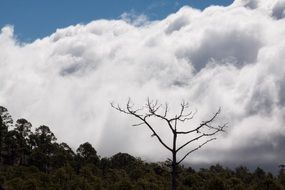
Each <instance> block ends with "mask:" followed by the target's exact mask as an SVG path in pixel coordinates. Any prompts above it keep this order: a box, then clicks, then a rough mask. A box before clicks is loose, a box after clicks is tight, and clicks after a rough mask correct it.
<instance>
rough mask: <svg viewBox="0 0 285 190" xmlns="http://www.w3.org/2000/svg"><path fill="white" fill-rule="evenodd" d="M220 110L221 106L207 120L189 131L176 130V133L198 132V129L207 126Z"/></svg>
mask: <svg viewBox="0 0 285 190" xmlns="http://www.w3.org/2000/svg"><path fill="white" fill-rule="evenodd" d="M220 112H221V108H219V110H218V111H217V112H216V113H215V114H214V115H213V116H212V118H210V119H209V120H208V121H203V122H202V123H201V124H200V125H199V126H198V127H196V128H195V129H192V130H190V131H177V134H189V133H193V132H197V133H199V130H200V129H201V128H202V127H205V126H206V127H207V126H209V124H210V123H211V122H213V121H214V120H215V118H216V117H217V116H218V115H219V114H220Z"/></svg>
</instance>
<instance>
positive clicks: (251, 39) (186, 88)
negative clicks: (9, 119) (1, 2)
mask: <svg viewBox="0 0 285 190" xmlns="http://www.w3.org/2000/svg"><path fill="white" fill-rule="evenodd" d="M284 18H285V1H283V0H275V1H270V2H268V1H266V0H262V1H257V0H236V1H235V2H234V3H233V4H232V5H231V6H228V7H221V6H211V7H208V8H206V9H205V10H203V11H200V10H196V9H193V8H191V7H183V8H181V9H180V10H179V11H178V12H176V13H174V14H171V15H169V16H168V17H167V18H165V19H163V20H157V21H149V20H147V19H146V17H145V16H140V17H138V18H137V19H138V20H136V18H134V16H133V15H129V14H124V15H123V16H122V18H121V19H118V20H96V21H93V22H91V23H89V24H86V25H81V24H78V25H75V26H70V27H67V28H63V29H58V30H57V31H56V32H55V33H53V34H52V35H51V36H47V37H45V38H43V39H38V40H36V41H34V42H32V43H27V44H25V43H22V42H21V41H19V40H17V37H16V36H15V35H14V33H13V27H12V26H5V27H3V28H2V30H1V33H0V105H3V106H6V107H7V108H8V109H9V111H10V112H11V113H12V115H14V117H15V118H19V117H24V118H27V119H28V120H29V121H31V122H32V123H33V124H34V125H35V126H38V125H40V124H47V125H49V126H50V128H51V129H52V130H53V131H54V132H55V134H56V135H57V137H58V138H59V140H61V141H65V142H67V143H69V144H71V145H72V146H73V147H74V148H75V147H77V146H78V145H79V144H80V143H83V142H85V141H89V142H91V143H92V144H93V145H94V147H95V148H96V149H97V150H98V152H99V154H101V155H103V156H109V155H112V154H114V153H117V152H119V151H121V152H128V153H131V154H134V155H136V156H141V157H142V158H143V159H151V160H155V161H156V160H165V158H166V157H167V156H168V152H167V151H166V150H163V149H162V148H161V146H160V145H159V144H158V142H157V141H156V139H154V138H149V137H150V135H151V133H150V132H149V131H148V130H147V129H146V128H144V127H137V128H133V127H131V124H133V123H135V122H136V120H135V119H133V118H130V117H128V116H126V115H123V114H121V113H118V112H117V111H116V110H113V109H112V108H111V107H110V102H112V101H115V102H118V103H120V104H122V105H123V104H125V103H126V100H127V99H128V97H131V98H132V99H133V101H134V102H135V103H136V104H137V105H142V104H143V103H144V101H145V100H146V98H147V97H150V98H153V99H159V100H160V101H161V102H165V101H167V102H169V103H170V104H171V106H172V110H173V112H175V111H176V107H178V105H179V102H180V101H181V100H182V99H184V100H187V101H189V102H190V104H191V106H192V108H193V109H197V110H198V113H197V115H196V118H195V120H193V121H192V124H193V125H195V124H198V123H199V121H201V120H203V119H207V118H209V116H211V114H213V113H214V112H215V111H216V110H217V109H218V108H219V107H220V106H221V107H222V115H221V116H222V118H221V121H228V122H229V125H230V128H229V130H228V133H227V134H225V135H223V136H221V137H220V138H219V140H218V141H216V142H213V143H211V144H210V145H209V146H207V147H206V148H204V149H203V150H201V151H200V152H196V153H195V154H193V155H192V156H191V157H189V159H187V161H186V162H191V163H214V162H220V163H223V162H225V163H226V162H229V163H248V164H266V163H271V164H272V163H273V164H274V163H276V164H279V163H281V162H284V159H285V156H284V155H285V149H284V146H285V127H284V119H285V66H284V60H285V40H284V35H285V19H284ZM157 124H158V123H157ZM158 128H159V130H160V132H161V134H162V135H163V137H164V138H165V139H166V141H168V140H170V139H169V138H168V136H167V134H168V133H167V131H166V130H167V128H163V127H161V126H160V125H159V126H158Z"/></svg>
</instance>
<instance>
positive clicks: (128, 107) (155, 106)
mask: <svg viewBox="0 0 285 190" xmlns="http://www.w3.org/2000/svg"><path fill="white" fill-rule="evenodd" d="M148 105H150V107H148V108H150V110H157V109H159V107H160V106H158V103H157V101H156V102H155V103H154V104H151V102H150V101H149V100H148ZM111 106H112V107H113V108H115V109H116V110H118V111H120V112H122V113H125V114H129V115H133V116H135V117H136V118H138V119H140V120H141V121H142V123H139V124H135V125H133V126H139V125H142V124H145V125H147V126H148V128H149V129H150V130H151V131H152V133H153V134H152V135H151V136H152V137H154V136H155V137H156V138H157V139H158V141H159V142H160V143H161V144H162V145H163V146H164V147H165V148H166V149H168V150H169V151H172V149H171V148H170V147H169V146H167V145H166V144H165V143H164V142H163V140H162V139H161V137H160V136H159V135H158V134H157V132H156V131H155V130H154V129H153V127H152V126H151V125H150V124H149V123H148V122H147V120H146V118H147V117H149V116H150V115H148V114H146V115H140V114H138V113H137V112H138V111H139V110H141V109H142V108H141V109H133V107H134V105H133V104H132V103H131V100H130V99H129V100H128V102H127V105H126V109H123V108H121V107H120V105H114V103H111Z"/></svg>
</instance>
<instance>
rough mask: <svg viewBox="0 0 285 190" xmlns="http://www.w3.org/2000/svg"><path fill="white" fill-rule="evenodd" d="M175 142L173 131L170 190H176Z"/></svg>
mask: <svg viewBox="0 0 285 190" xmlns="http://www.w3.org/2000/svg"><path fill="white" fill-rule="evenodd" d="M176 140H177V133H176V129H175V130H174V132H173V147H172V148H173V149H172V172H171V183H172V185H171V189H172V190H176V186H177V184H176V177H177V176H176V175H177V173H176V166H177V163H176Z"/></svg>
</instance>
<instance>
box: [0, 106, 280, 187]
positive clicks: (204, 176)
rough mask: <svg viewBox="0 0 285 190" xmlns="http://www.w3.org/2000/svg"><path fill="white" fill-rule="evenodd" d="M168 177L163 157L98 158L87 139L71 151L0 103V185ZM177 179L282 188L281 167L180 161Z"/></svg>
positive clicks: (165, 183)
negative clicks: (184, 163) (202, 165)
mask: <svg viewBox="0 0 285 190" xmlns="http://www.w3.org/2000/svg"><path fill="white" fill-rule="evenodd" d="M276 167H277V166H276ZM170 179H171V176H170V165H169V162H168V161H165V162H160V163H149V162H145V161H143V160H141V159H140V158H136V157H133V156H131V155H129V154H127V153H117V154H115V155H113V156H112V157H110V158H102V157H100V156H99V155H98V154H97V152H96V149H95V148H94V147H93V146H92V145H91V144H90V143H88V142H86V143H83V144H81V145H80V146H79V147H78V148H77V149H76V151H74V150H72V149H71V148H70V147H69V146H68V145H67V144H66V143H59V142H57V139H56V136H55V135H54V134H53V132H52V131H51V130H50V128H49V127H48V126H45V125H42V126H39V127H37V128H34V127H33V126H32V124H31V123H30V122H29V121H27V120H26V119H23V118H21V119H18V120H16V121H13V119H12V117H11V115H10V114H9V112H8V110H7V109H6V108H4V107H1V106H0V189H5V190H57V189H58V190H59V189H64V190H93V189H94V190H107V189H110V190H131V189H134V190H168V189H170V183H171V180H170ZM177 181H178V189H180V190H283V189H284V187H285V172H284V169H283V168H280V171H279V173H278V174H277V175H273V174H271V173H269V172H265V171H264V170H263V169H261V168H259V167H258V168H256V169H255V170H254V171H250V170H249V169H248V168H246V167H245V166H240V167H237V168H235V169H229V168H226V167H223V166H222V165H214V166H211V167H209V168H202V169H199V170H194V169H192V168H191V167H185V166H179V168H178V179H177Z"/></svg>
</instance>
